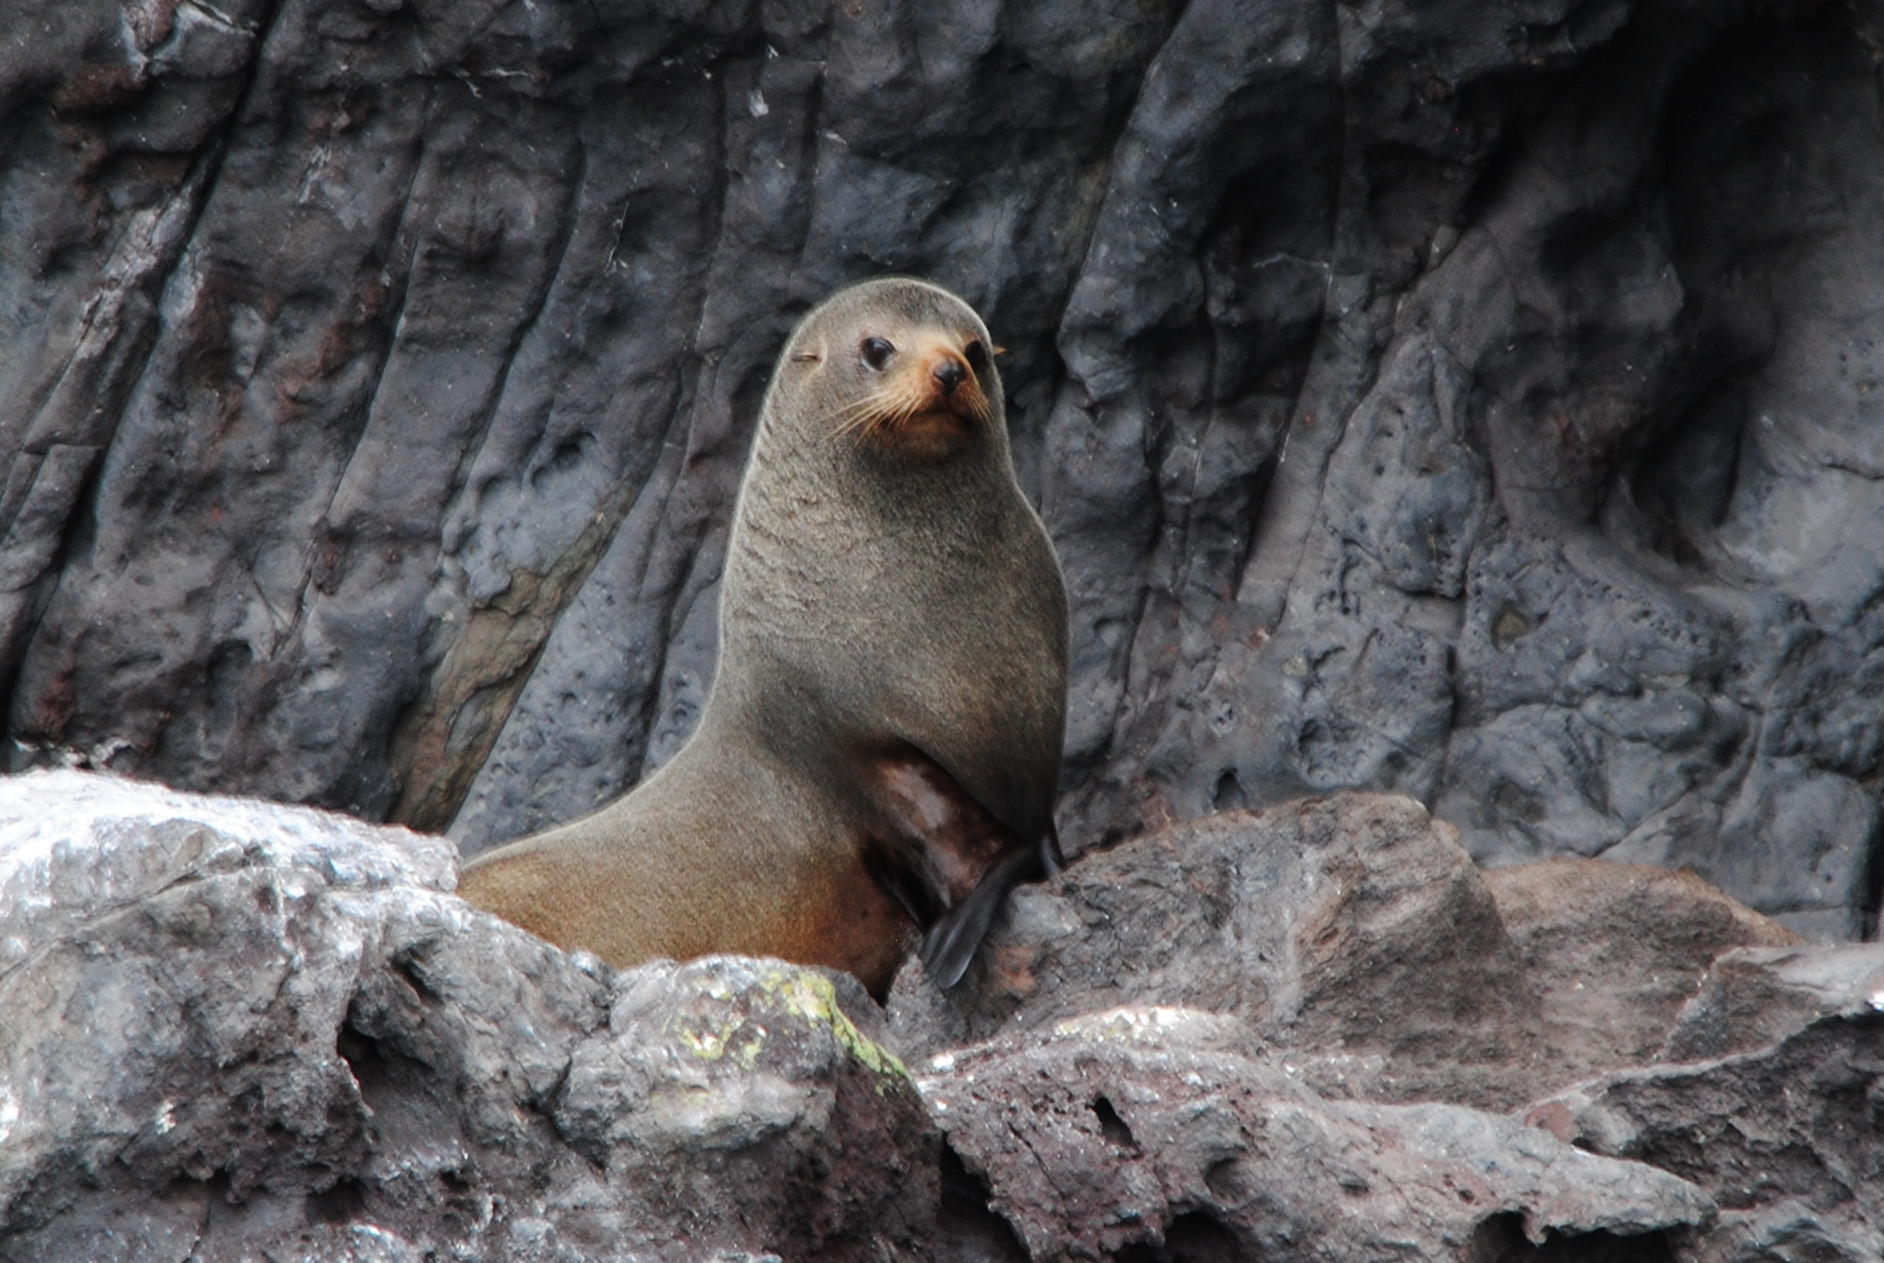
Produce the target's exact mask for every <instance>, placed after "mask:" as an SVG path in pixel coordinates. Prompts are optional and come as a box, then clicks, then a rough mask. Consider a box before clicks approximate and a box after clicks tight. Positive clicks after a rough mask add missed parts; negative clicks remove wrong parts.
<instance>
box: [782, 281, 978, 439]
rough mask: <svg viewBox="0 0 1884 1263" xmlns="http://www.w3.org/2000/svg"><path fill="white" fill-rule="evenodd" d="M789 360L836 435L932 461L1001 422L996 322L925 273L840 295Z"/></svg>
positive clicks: (812, 321) (806, 328) (794, 345)
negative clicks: (990, 326)
mask: <svg viewBox="0 0 1884 1263" xmlns="http://www.w3.org/2000/svg"><path fill="white" fill-rule="evenodd" d="M786 360H787V364H788V366H789V369H790V371H792V372H794V373H795V374H797V375H799V376H800V380H799V382H798V383H797V388H798V389H799V390H802V391H804V392H805V393H806V394H807V396H809V397H810V399H815V407H814V409H813V411H814V413H815V414H816V415H818V416H819V417H821V419H822V421H823V423H824V425H823V428H824V432H825V434H826V436H828V437H829V438H831V439H840V440H841V439H850V440H853V441H856V442H859V443H862V444H864V445H866V446H868V447H870V448H873V449H875V450H877V451H880V452H882V453H885V454H889V455H895V456H900V457H905V458H911V459H918V460H933V459H939V458H941V457H945V456H948V455H951V454H953V453H955V452H957V451H960V450H961V449H962V448H964V447H966V446H967V445H969V444H970V443H971V442H973V441H974V440H975V438H976V437H977V436H978V435H986V434H988V433H990V432H991V431H993V430H995V429H996V428H997V427H999V426H1000V425H1001V416H1000V411H999V408H998V405H997V402H996V401H997V400H999V398H1000V382H999V379H998V378H997V377H996V375H995V372H994V347H992V346H991V345H990V344H989V342H988V332H987V330H986V329H985V328H984V327H983V326H982V323H981V321H980V319H979V318H978V317H977V316H976V315H975V313H974V311H973V310H972V309H971V308H969V306H968V305H967V304H966V303H963V302H962V301H961V300H960V299H958V298H956V297H955V296H954V295H952V294H949V293H947V292H946V291H944V290H940V289H937V288H936V287H935V286H933V285H929V284H926V283H924V282H921V281H905V280H888V281H871V282H868V283H866V284H864V285H858V286H853V287H852V288H850V289H847V290H845V291H843V292H842V293H840V294H838V295H836V296H835V297H834V298H832V299H831V300H829V301H828V302H826V303H825V304H824V305H823V306H821V307H819V308H818V309H817V310H816V311H814V312H812V313H811V315H810V316H808V317H807V318H806V319H805V322H804V324H803V326H801V327H800V329H799V330H798V332H797V334H796V335H794V336H793V338H792V340H791V344H790V346H789V347H788V348H787V351H786ZM810 399H808V402H809V401H810Z"/></svg>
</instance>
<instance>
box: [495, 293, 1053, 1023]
mask: <svg viewBox="0 0 1884 1263" xmlns="http://www.w3.org/2000/svg"><path fill="white" fill-rule="evenodd" d="M994 350H995V348H994V345H993V343H992V341H991V340H990V339H989V336H988V331H987V329H986V327H985V326H984V325H983V324H982V322H981V319H980V318H979V317H978V316H977V315H976V314H975V312H974V310H973V309H972V308H970V307H969V306H968V305H967V304H966V303H964V302H963V301H962V300H961V299H959V298H957V297H955V296H954V295H953V294H950V293H949V292H948V291H946V290H943V289H940V288H938V287H936V286H934V285H931V284H928V283H927V282H924V281H918V280H911V279H900V278H896V279H885V280H877V281H869V282H866V283H864V284H861V285H856V286H852V287H851V288H849V289H845V290H843V291H840V292H839V293H837V294H835V295H833V296H831V297H830V298H829V299H827V300H826V301H825V302H823V303H822V304H820V305H819V306H818V307H816V308H815V309H813V310H812V311H811V312H810V313H809V314H808V315H807V316H806V317H805V318H804V320H803V321H802V322H801V323H800V324H799V325H798V328H797V329H796V331H795V332H794V333H793V334H792V336H791V338H790V339H789V341H788V342H787V343H786V346H785V349H784V351H783V353H782V354H781V355H780V358H779V362H778V365H777V367H776V369H775V370H774V372H773V376H772V381H771V385H770V387H769V388H768V389H767V391H766V395H765V402H764V406H763V409H762V411H761V415H760V419H759V426H758V433H757V435H756V437H755V438H754V440H753V447H752V455H751V457H750V459H749V461H748V464H747V467H746V473H745V478H744V480H743V481H742V482H741V484H740V489H739V498H738V503H737V507H736V509H735V511H734V519H733V527H732V533H731V537H730V540H729V542H728V547H727V559H726V569H725V575H724V579H723V584H722V588H721V593H720V644H719V666H718V670H717V673H716V675H715V677H714V681H713V686H712V689H711V691H710V692H709V694H708V697H707V702H706V706H705V707H704V708H703V710H702V712H701V716H700V720H699V724H698V726H697V728H696V729H695V731H694V733H693V735H692V736H691V737H690V738H689V739H688V740H687V742H686V744H685V745H684V746H683V747H682V748H681V749H680V751H679V752H678V753H676V754H675V755H674V757H673V758H672V759H671V760H670V761H669V762H668V763H667V764H666V765H665V766H664V767H662V768H661V769H660V770H658V771H657V772H655V773H654V775H652V776H650V777H648V778H647V779H646V780H645V781H643V782H642V783H641V784H640V785H638V786H636V787H635V788H634V789H633V790H631V791H630V792H629V793H627V794H626V795H624V796H623V797H621V798H618V799H616V800H615V801H614V802H613V803H611V804H609V805H608V806H605V807H603V808H601V809H600V810H598V811H596V812H595V813H593V814H591V815H588V816H585V817H583V818H581V819H578V820H575V821H573V822H571V823H569V824H565V825H561V826H558V827H556V828H552V829H548V830H546V831H544V832H541V833H537V834H533V835H531V836H529V837H526V838H523V839H521V840H519V841H516V842H512V843H509V844H507V845H504V846H502V847H499V848H498V849H496V850H494V851H490V852H487V853H486V854H484V855H482V856H479V857H478V858H477V859H475V860H473V861H472V862H471V863H470V864H468V865H467V866H466V867H465V870H464V874H463V879H462V881H461V883H460V887H459V890H460V893H462V894H463V895H464V896H465V897H466V898H467V899H469V900H471V901H472V902H473V903H475V904H478V905H480V906H481V907H483V908H485V909H487V910H489V911H491V912H494V913H496V914H498V915H499V916H502V917H504V918H506V919H507V920H510V921H513V922H515V923H516V924H518V925H521V926H523V927H524V928H525V929H528V930H531V931H534V932H535V933H537V934H539V935H541V936H542V937H544V938H546V939H548V940H550V941H551V942H553V943H556V944H558V945H560V946H563V947H565V948H586V949H588V950H590V951H593V952H595V953H596V954H597V955H598V956H600V957H602V958H603V959H604V960H607V961H609V962H610V963H611V964H615V965H618V966H626V965H631V964H635V963H638V962H640V961H643V960H647V959H650V958H653V957H659V956H665V957H673V958H676V959H685V958H687V957H692V956H698V955H704V954H707V953H713V952H739V953H746V954H752V955H768V956H779V957H783V958H785V959H787V960H792V961H796V962H799V963H803V964H815V965H828V966H834V967H836V968H839V969H844V970H848V971H850V972H851V973H853V974H855V975H856V976H857V977H858V978H859V979H860V980H861V981H862V982H863V983H864V985H865V986H866V987H867V988H868V989H869V990H870V991H871V993H872V994H873V995H875V996H876V997H877V998H878V999H879V1000H880V999H882V998H883V996H884V995H885V994H886V993H887V992H888V989H889V984H890V981H891V979H892V977H893V976H894V975H895V973H896V969H897V967H898V966H899V965H900V964H901V962H902V960H903V958H904V957H905V956H906V955H907V954H908V952H909V950H910V948H911V947H912V946H914V945H916V944H917V942H918V940H920V950H921V955H922V959H923V963H924V965H925V967H926V969H927V972H928V974H929V976H930V977H931V978H932V979H933V980H934V981H935V982H936V983H938V984H939V985H941V986H944V987H947V986H953V985H954V984H955V983H956V982H957V981H958V980H959V979H960V978H961V976H962V973H963V971H964V970H965V969H966V968H967V966H968V962H969V960H970V958H971V957H972V956H973V955H974V952H975V949H976V948H977V947H978V946H979V944H980V942H981V940H982V938H983V936H984V935H985V934H986V932H987V929H988V925H989V922H990V921H991V919H992V918H993V916H994V913H995V912H996V911H997V910H998V909H999V907H1000V906H1001V904H1002V902H1003V900H1004V899H1005V898H1006V896H1007V893H1008V891H1009V890H1010V889H1012V888H1013V886H1014V885H1015V884H1016V883H1017V882H1021V881H1027V880H1033V879H1037V878H1040V877H1043V876H1047V875H1050V874H1052V873H1054V872H1056V871H1058V869H1059V867H1060V865H1061V864H1062V862H1063V860H1062V858H1061V855H1060V849H1059V842H1058V838H1057V835H1056V833H1055V830H1054V825H1053V803H1054V796H1055V792H1056V790H1057V788H1058V783H1059V767H1060V746H1061V740H1062V737H1063V734H1064V729H1065V722H1066V590H1065V585H1064V583H1063V581H1062V579H1061V576H1060V567H1059V562H1058V560H1057V559H1056V557H1055V556H1054V552H1053V546H1052V544H1051V543H1050V542H1049V540H1048V538H1047V533H1046V529H1045V527H1044V526H1043V525H1042V524H1041V521H1040V518H1039V517H1038V515H1036V514H1035V512H1034V510H1033V508H1032V507H1031V506H1030V505H1029V504H1028V503H1027V499H1026V497H1025V496H1024V495H1023V494H1022V492H1021V489H1020V486H1019V485H1018V484H1017V483H1016V481H1015V478H1014V467H1013V459H1012V456H1011V455H1010V453H1009V449H1008V437H1007V426H1006V417H1005V412H1004V409H1003V406H1002V394H1001V382H1000V377H999V375H998V373H997V372H996V371H995V367H994Z"/></svg>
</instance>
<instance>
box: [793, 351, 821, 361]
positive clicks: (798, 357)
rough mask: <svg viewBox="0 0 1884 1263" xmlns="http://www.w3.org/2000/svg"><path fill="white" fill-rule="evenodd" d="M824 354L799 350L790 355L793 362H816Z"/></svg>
mask: <svg viewBox="0 0 1884 1263" xmlns="http://www.w3.org/2000/svg"><path fill="white" fill-rule="evenodd" d="M823 358H824V356H823V355H821V354H819V353H818V352H816V351H799V352H797V353H796V354H794V355H793V356H792V363H794V364H816V363H817V362H818V361H819V360H821V359H823Z"/></svg>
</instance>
